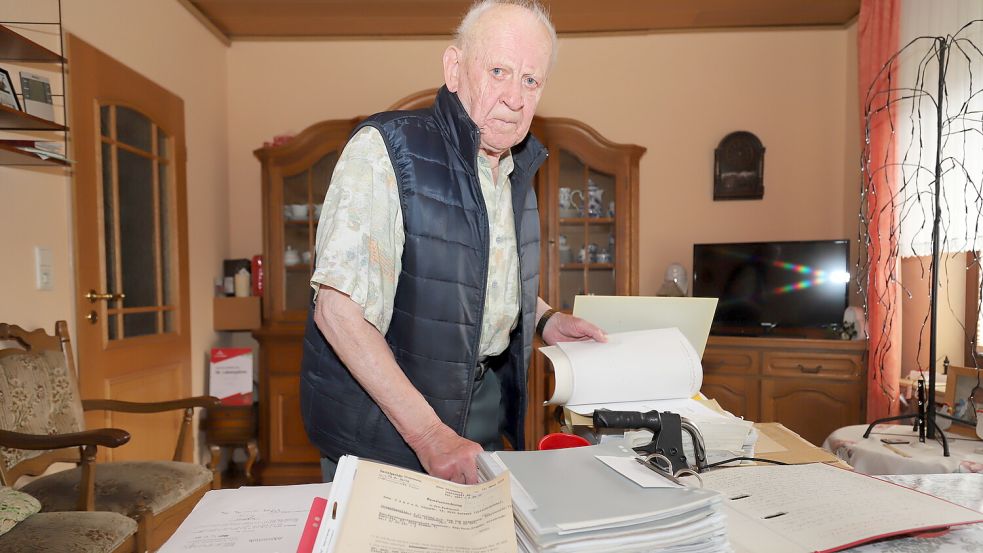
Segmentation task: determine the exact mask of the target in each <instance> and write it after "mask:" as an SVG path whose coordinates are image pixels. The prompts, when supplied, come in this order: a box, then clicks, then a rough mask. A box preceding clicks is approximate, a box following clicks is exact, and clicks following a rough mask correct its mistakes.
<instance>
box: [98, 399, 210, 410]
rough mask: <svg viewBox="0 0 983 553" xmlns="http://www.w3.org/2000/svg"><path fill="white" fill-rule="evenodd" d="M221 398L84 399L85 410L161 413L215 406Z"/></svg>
mask: <svg viewBox="0 0 983 553" xmlns="http://www.w3.org/2000/svg"><path fill="white" fill-rule="evenodd" d="M218 404H219V399H218V398H217V397H213V396H196V397H188V398H184V399H174V400H171V401H154V402H136V401H120V400H117V399H83V400H82V409H83V410H84V411H123V412H127V413H159V412H161V411H173V410H175V409H192V408H194V407H214V406H216V405H218Z"/></svg>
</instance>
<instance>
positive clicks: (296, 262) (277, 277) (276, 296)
mask: <svg viewBox="0 0 983 553" xmlns="http://www.w3.org/2000/svg"><path fill="white" fill-rule="evenodd" d="M356 122H357V120H356V119H351V120H344V121H325V122H323V123H318V124H316V125H313V126H311V127H309V128H308V129H306V130H305V131H304V132H302V133H300V134H299V135H297V136H296V137H294V138H293V139H292V140H291V141H290V142H288V143H286V144H283V145H279V146H273V147H268V148H260V149H258V150H256V151H255V152H253V153H254V154H255V156H256V157H257V158H258V159H259V160H260V162H261V163H262V171H263V256H264V261H265V263H266V265H265V267H264V271H265V272H264V276H265V278H266V285H265V286H264V289H263V302H262V304H263V315H262V326H260V328H259V329H257V330H255V331H253V337H254V338H256V341H257V342H259V448H260V463H259V466H258V470H257V476H258V478H259V481H260V483H261V484H295V483H301V482H317V481H320V479H321V469H320V455H319V454H318V452H317V450H316V449H315V448H314V447H313V446H312V445H311V444H310V442H309V441H308V440H307V434H306V432H305V431H304V423H303V421H302V420H301V416H300V360H301V355H302V349H301V345H302V343H303V339H304V322H305V321H306V320H307V311H308V308H309V306H310V300H311V293H312V289H311V286H310V278H311V273H312V269H313V263H314V259H313V258H314V241H315V238H316V232H317V221H318V219H317V216H318V215H319V214H320V205H321V203H322V202H323V201H324V194H325V193H326V192H327V190H328V184H329V183H330V180H331V174H332V172H333V171H334V165H335V163H336V162H337V161H338V156H339V155H340V153H341V149H342V148H343V147H344V145H345V142H346V141H347V140H348V136H349V134H350V133H351V131H352V129H354V128H355V124H356ZM288 252H293V253H288ZM304 252H308V254H307V255H306V256H305V255H304Z"/></svg>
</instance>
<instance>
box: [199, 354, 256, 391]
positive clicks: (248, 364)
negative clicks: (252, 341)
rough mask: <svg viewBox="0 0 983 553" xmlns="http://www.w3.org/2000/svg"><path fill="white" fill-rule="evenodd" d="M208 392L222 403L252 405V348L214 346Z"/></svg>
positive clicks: (209, 370) (209, 371)
mask: <svg viewBox="0 0 983 553" xmlns="http://www.w3.org/2000/svg"><path fill="white" fill-rule="evenodd" d="M208 393H209V394H210V395H213V396H215V397H217V398H219V399H220V400H222V405H252V403H253V350H252V348H212V354H211V362H210V363H209V368H208Z"/></svg>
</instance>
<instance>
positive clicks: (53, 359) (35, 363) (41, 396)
mask: <svg viewBox="0 0 983 553" xmlns="http://www.w3.org/2000/svg"><path fill="white" fill-rule="evenodd" d="M0 405H3V406H4V408H3V410H2V411H0V429H3V430H10V431H14V432H24V433H26V434H42V435H43V434H64V433H69V432H78V431H80V430H83V429H84V423H83V414H82V401H81V400H80V399H79V397H78V384H77V382H76V380H75V373H74V372H73V371H71V370H69V368H68V366H67V365H66V362H65V355H64V354H63V353H61V352H54V351H39V352H37V353H34V352H28V351H25V352H16V353H14V354H13V355H3V356H0ZM42 453H44V452H43V451H29V450H26V449H7V448H0V463H3V464H4V467H6V468H10V467H11V466H13V465H15V464H17V463H19V462H20V461H23V460H24V459H29V458H32V457H36V456H38V455H40V454H42Z"/></svg>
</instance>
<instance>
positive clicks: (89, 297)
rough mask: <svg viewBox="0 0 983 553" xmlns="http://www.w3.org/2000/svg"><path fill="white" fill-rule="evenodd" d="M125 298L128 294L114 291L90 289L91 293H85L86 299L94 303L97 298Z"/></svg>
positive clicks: (108, 299)
mask: <svg viewBox="0 0 983 553" xmlns="http://www.w3.org/2000/svg"><path fill="white" fill-rule="evenodd" d="M124 298H126V294H113V293H108V294H100V293H98V292H96V291H95V290H89V293H88V294H86V295H85V299H87V300H89V301H90V302H92V303H95V302H96V300H105V301H114V300H122V299H124Z"/></svg>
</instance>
